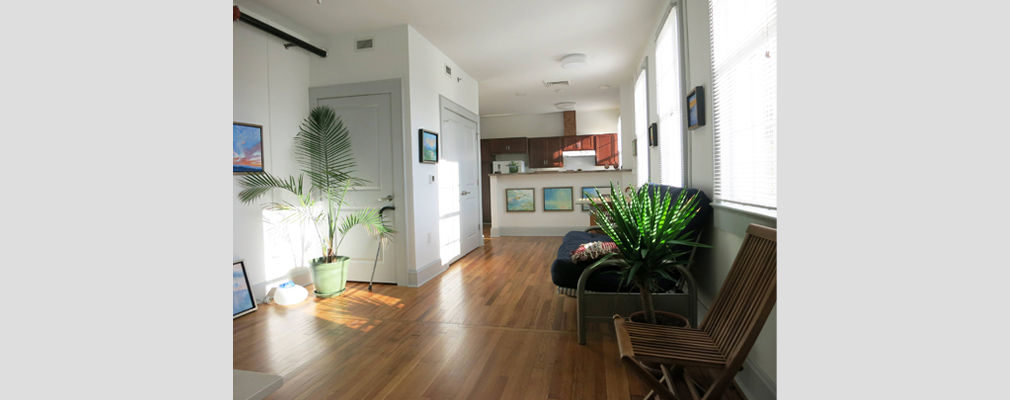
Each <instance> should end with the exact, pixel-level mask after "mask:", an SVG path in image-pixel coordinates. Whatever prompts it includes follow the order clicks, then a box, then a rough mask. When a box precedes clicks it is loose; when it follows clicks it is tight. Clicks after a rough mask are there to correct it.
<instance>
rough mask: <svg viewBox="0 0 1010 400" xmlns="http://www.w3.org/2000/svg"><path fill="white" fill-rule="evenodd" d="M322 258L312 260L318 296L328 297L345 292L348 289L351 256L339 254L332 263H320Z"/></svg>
mask: <svg viewBox="0 0 1010 400" xmlns="http://www.w3.org/2000/svg"><path fill="white" fill-rule="evenodd" d="M319 260H320V259H316V260H312V263H311V265H310V266H311V268H310V269H311V271H312V282H313V284H314V285H315V290H314V291H313V293H315V295H316V297H319V298H327V297H333V296H339V295H341V294H344V290H346V289H347V268H348V266H349V265H350V261H351V259H350V258H349V257H344V256H337V261H335V262H332V263H318V261H319Z"/></svg>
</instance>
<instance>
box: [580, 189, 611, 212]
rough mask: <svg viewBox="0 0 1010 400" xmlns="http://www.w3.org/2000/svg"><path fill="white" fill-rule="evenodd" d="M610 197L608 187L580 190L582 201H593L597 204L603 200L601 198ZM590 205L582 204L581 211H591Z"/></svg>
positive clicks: (591, 206)
mask: <svg viewBox="0 0 1010 400" xmlns="http://www.w3.org/2000/svg"><path fill="white" fill-rule="evenodd" d="M609 195H610V188H608V187H583V188H582V198H583V199H593V200H596V201H597V202H599V201H601V200H603V196H609ZM592 210H593V205H592V204H583V205H582V211H592Z"/></svg>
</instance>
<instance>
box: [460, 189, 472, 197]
mask: <svg viewBox="0 0 1010 400" xmlns="http://www.w3.org/2000/svg"><path fill="white" fill-rule="evenodd" d="M468 194H470V192H468V191H466V190H464V191H463V193H460V195H461V196H466V195H468Z"/></svg>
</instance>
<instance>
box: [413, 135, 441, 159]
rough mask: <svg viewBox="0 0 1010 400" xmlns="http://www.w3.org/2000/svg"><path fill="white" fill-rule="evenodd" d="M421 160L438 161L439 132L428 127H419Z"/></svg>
mask: <svg viewBox="0 0 1010 400" xmlns="http://www.w3.org/2000/svg"><path fill="white" fill-rule="evenodd" d="M417 134H418V135H419V136H420V143H421V145H420V148H421V162H422V163H425V164H437V163H438V133H436V132H432V131H429V130H427V129H419V130H418V131H417Z"/></svg>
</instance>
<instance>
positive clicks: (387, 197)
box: [379, 195, 393, 201]
mask: <svg viewBox="0 0 1010 400" xmlns="http://www.w3.org/2000/svg"><path fill="white" fill-rule="evenodd" d="M379 201H393V195H389V196H386V197H380V198H379Z"/></svg>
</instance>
